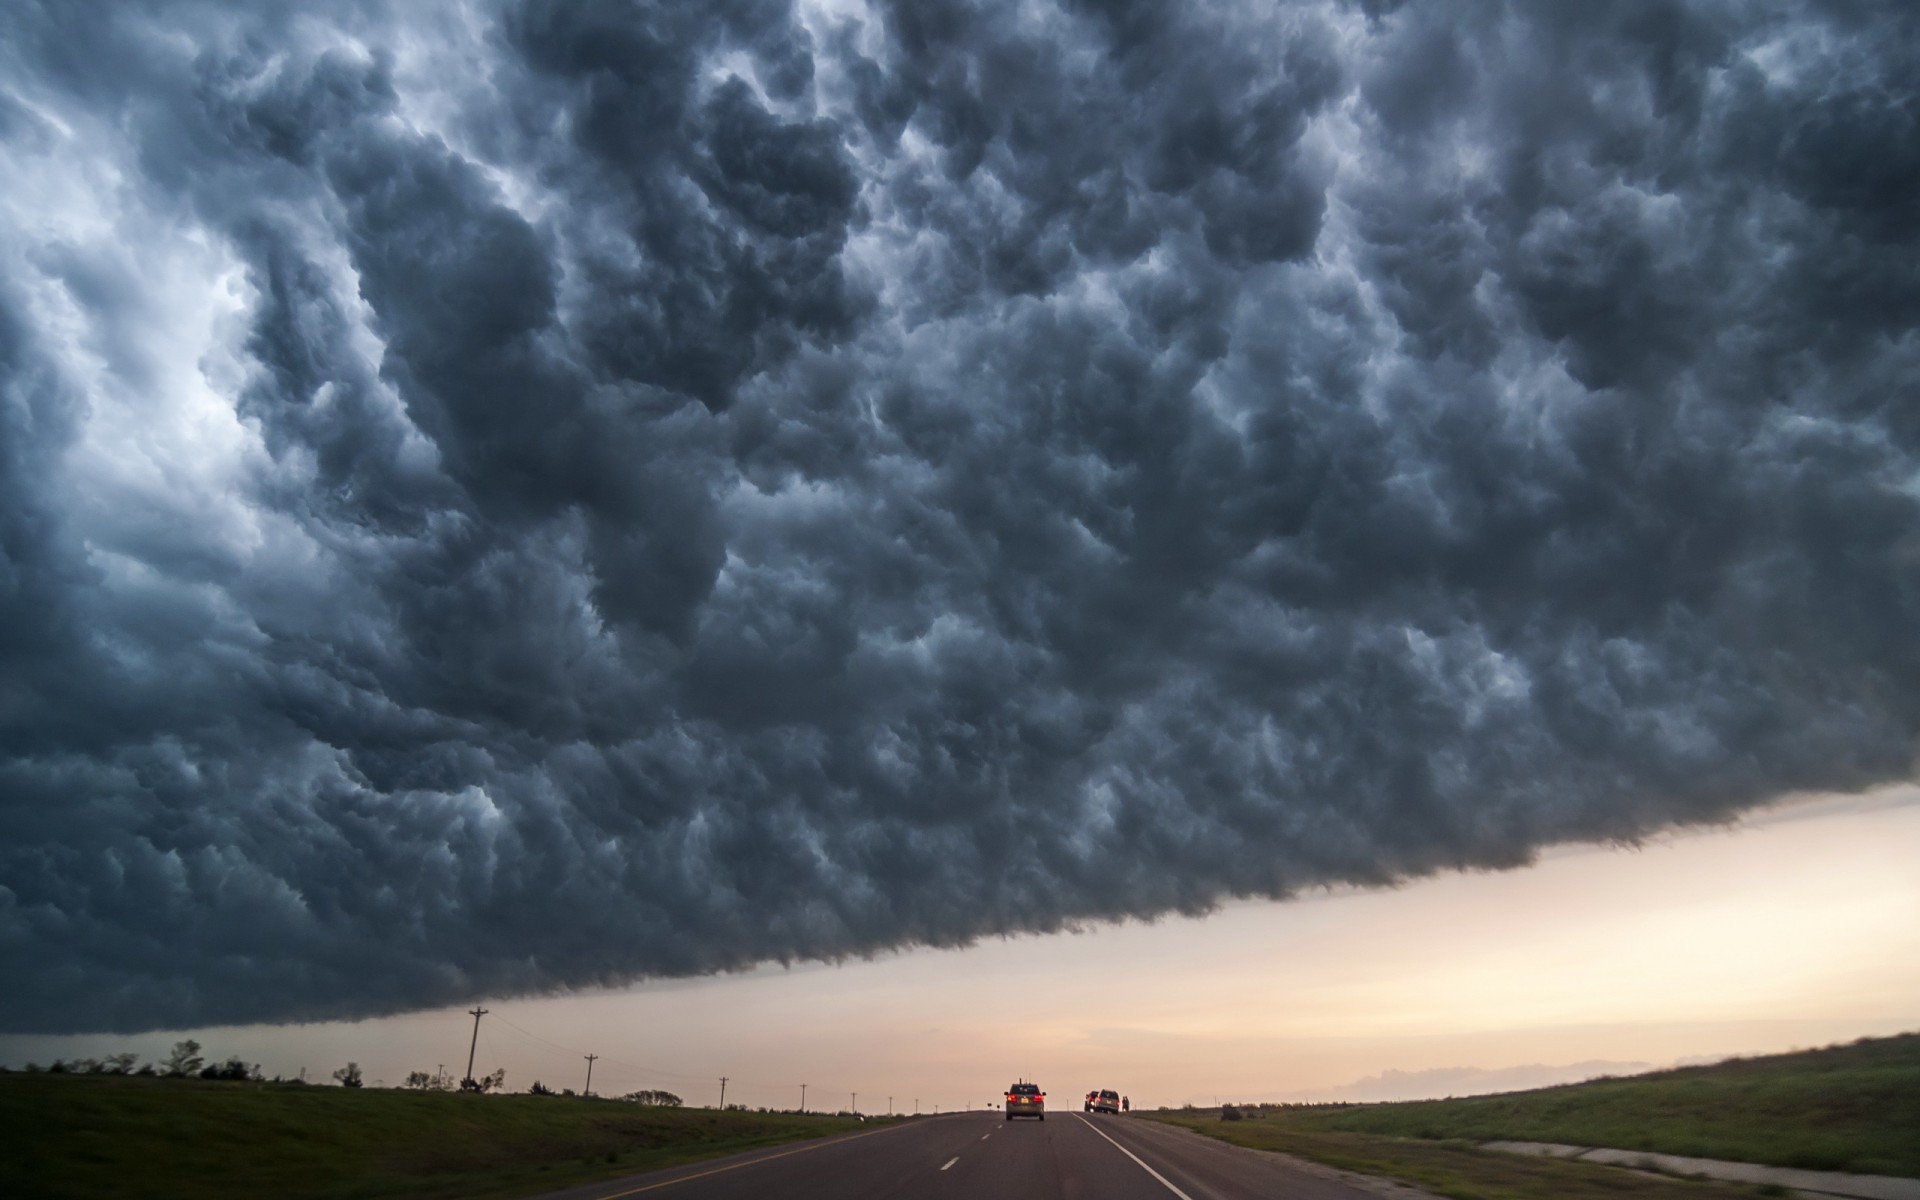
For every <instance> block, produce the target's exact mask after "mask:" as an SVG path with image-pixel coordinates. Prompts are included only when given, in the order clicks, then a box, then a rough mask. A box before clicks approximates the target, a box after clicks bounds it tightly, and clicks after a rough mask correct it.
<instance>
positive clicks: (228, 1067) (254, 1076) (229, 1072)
mask: <svg viewBox="0 0 1920 1200" xmlns="http://www.w3.org/2000/svg"><path fill="white" fill-rule="evenodd" d="M200 1078H202V1079H233V1080H248V1079H251V1080H256V1081H257V1080H259V1079H260V1078H261V1075H260V1065H259V1064H258V1063H254V1064H253V1065H251V1066H249V1065H248V1064H247V1063H244V1062H242V1061H240V1059H238V1058H229V1059H228V1060H227V1061H226V1062H223V1063H219V1064H216V1065H214V1066H210V1067H204V1068H202V1069H201V1071H200Z"/></svg>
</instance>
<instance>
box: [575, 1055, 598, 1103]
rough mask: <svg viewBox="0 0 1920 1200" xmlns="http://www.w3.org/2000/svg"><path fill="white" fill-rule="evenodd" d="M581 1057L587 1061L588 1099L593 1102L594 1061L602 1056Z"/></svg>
mask: <svg viewBox="0 0 1920 1200" xmlns="http://www.w3.org/2000/svg"><path fill="white" fill-rule="evenodd" d="M580 1057H581V1058H584V1059H586V1060H587V1090H586V1099H588V1100H591V1099H593V1060H594V1059H596V1058H599V1057H600V1056H599V1055H598V1054H582V1055H581V1056H580Z"/></svg>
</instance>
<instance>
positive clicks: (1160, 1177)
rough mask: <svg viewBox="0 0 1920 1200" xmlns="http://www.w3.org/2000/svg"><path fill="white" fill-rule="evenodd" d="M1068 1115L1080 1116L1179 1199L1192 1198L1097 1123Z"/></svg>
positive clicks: (1081, 1121) (1189, 1199)
mask: <svg viewBox="0 0 1920 1200" xmlns="http://www.w3.org/2000/svg"><path fill="white" fill-rule="evenodd" d="M1069 1115H1070V1116H1075V1117H1080V1123H1081V1124H1082V1125H1085V1126H1086V1127H1087V1128H1088V1129H1091V1130H1093V1131H1094V1132H1095V1133H1098V1134H1100V1136H1101V1137H1103V1138H1107V1142H1108V1143H1109V1144H1110V1145H1112V1147H1113V1148H1114V1149H1115V1150H1118V1151H1119V1152H1120V1153H1122V1154H1124V1155H1126V1156H1127V1157H1128V1158H1130V1159H1132V1160H1133V1161H1134V1162H1135V1163H1137V1164H1138V1165H1139V1167H1140V1169H1141V1170H1142V1171H1145V1172H1146V1173H1147V1174H1149V1175H1151V1176H1153V1177H1154V1178H1155V1179H1158V1180H1159V1181H1160V1186H1161V1187H1163V1188H1166V1189H1167V1190H1168V1191H1170V1192H1172V1193H1173V1194H1174V1195H1176V1196H1178V1197H1180V1200H1193V1197H1192V1196H1189V1195H1187V1194H1186V1193H1185V1192H1183V1191H1181V1190H1180V1189H1179V1188H1177V1187H1175V1186H1173V1184H1172V1183H1171V1182H1170V1181H1169V1180H1168V1179H1167V1177H1166V1176H1165V1175H1162V1174H1161V1173H1160V1172H1158V1171H1156V1170H1154V1169H1153V1168H1152V1167H1150V1166H1148V1165H1147V1164H1146V1163H1143V1162H1141V1161H1140V1156H1139V1155H1138V1154H1135V1153H1134V1152H1133V1151H1131V1150H1129V1149H1127V1148H1126V1147H1125V1146H1122V1145H1121V1144H1120V1143H1119V1142H1116V1141H1114V1140H1113V1139H1112V1138H1110V1137H1107V1135H1106V1134H1105V1133H1101V1130H1100V1127H1099V1126H1098V1125H1095V1124H1094V1123H1093V1122H1092V1121H1089V1120H1087V1119H1086V1118H1085V1117H1081V1116H1080V1114H1079V1113H1071V1114H1069Z"/></svg>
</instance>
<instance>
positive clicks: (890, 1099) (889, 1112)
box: [887, 1096, 893, 1116]
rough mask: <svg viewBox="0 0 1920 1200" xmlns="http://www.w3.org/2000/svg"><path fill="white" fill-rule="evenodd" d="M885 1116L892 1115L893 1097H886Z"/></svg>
mask: <svg viewBox="0 0 1920 1200" xmlns="http://www.w3.org/2000/svg"><path fill="white" fill-rule="evenodd" d="M887 1115H888V1116H892V1115H893V1097H892V1096H888V1097H887Z"/></svg>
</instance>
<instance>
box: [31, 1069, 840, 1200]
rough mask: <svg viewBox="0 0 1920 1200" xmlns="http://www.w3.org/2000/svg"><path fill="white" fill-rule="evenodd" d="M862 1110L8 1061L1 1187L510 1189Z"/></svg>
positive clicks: (659, 1162) (491, 1197)
mask: <svg viewBox="0 0 1920 1200" xmlns="http://www.w3.org/2000/svg"><path fill="white" fill-rule="evenodd" d="M861 1128H870V1126H866V1127H863V1126H861V1125H860V1124H858V1123H857V1122H855V1121H854V1120H852V1119H851V1118H842V1117H828V1116H798V1115H783V1114H774V1113H766V1114H762V1113H747V1112H726V1113H721V1112H716V1111H714V1110H711V1109H659V1108H640V1107H637V1106H635V1105H631V1104H623V1103H620V1102H618V1101H611V1100H580V1099H573V1098H568V1097H557V1096H556V1097H535V1096H462V1095H455V1094H449V1093H416V1092H400V1091H386V1090H372V1089H364V1090H349V1089H345V1088H333V1087H299V1086H293V1085H284V1084H247V1083H213V1082H203V1081H200V1080H175V1079H143V1078H135V1077H111V1076H106V1077H103V1076H72V1075H43V1074H36V1075H25V1074H5V1075H0V1131H4V1132H3V1133H0V1195H4V1196H20V1197H27V1196H33V1197H48V1198H68V1197H71V1198H73V1200H91V1198H93V1197H102V1198H105V1197H113V1198H114V1200H125V1197H127V1196H129V1195H139V1196H142V1197H151V1198H153V1200H200V1198H203V1197H204V1198H208V1200H220V1198H223V1197H245V1198H246V1200H260V1197H263V1196H272V1197H287V1198H289V1200H380V1198H383V1197H391V1196H408V1197H424V1198H433V1197H448V1198H452V1197H460V1198H462V1200H504V1198H506V1197H513V1196H526V1195H531V1194H534V1193H538V1192H543V1191H548V1190H552V1189H558V1188H562V1187H566V1186H568V1185H571V1184H576V1183H581V1182H585V1181H588V1180H592V1179H600V1178H609V1177H612V1176H615V1175H624V1174H630V1173H633V1172H637V1171H646V1170H652V1169H655V1168H658V1167H666V1166H673V1165H676V1164H679V1163H684V1162H692V1161H697V1160H699V1159H703V1158H711V1157H716V1156H718V1155H723V1154H730V1153H733V1152H735V1151H739V1150H749V1149H753V1148H755V1147H760V1146H770V1145H775V1144H777V1143H780V1142H787V1141H794V1140H797V1139H801V1138H812V1137H821V1136H825V1135H829V1134H836V1133H848V1132H852V1131H854V1130H856V1129H861Z"/></svg>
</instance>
